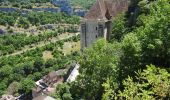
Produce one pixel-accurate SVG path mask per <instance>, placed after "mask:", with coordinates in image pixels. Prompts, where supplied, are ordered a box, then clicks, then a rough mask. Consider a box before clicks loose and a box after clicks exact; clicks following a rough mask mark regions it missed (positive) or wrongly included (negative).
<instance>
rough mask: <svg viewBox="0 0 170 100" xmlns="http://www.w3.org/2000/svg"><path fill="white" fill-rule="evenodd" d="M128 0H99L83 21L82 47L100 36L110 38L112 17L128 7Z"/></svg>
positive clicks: (87, 45)
mask: <svg viewBox="0 0 170 100" xmlns="http://www.w3.org/2000/svg"><path fill="white" fill-rule="evenodd" d="M128 5H129V1H128V0H97V1H96V3H95V4H94V5H93V6H92V7H91V9H90V10H89V11H88V12H87V14H86V15H85V16H84V18H83V19H82V21H81V35H80V38H81V49H82V50H83V48H85V47H89V46H90V45H91V44H92V43H94V42H95V41H96V40H97V39H98V38H100V37H104V38H105V39H106V40H109V38H110V33H111V30H112V18H113V17H115V16H117V15H118V14H120V13H121V12H123V11H126V10H127V9H128Z"/></svg>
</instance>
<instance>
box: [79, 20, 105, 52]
mask: <svg viewBox="0 0 170 100" xmlns="http://www.w3.org/2000/svg"><path fill="white" fill-rule="evenodd" d="M104 30H107V28H105V21H97V20H84V21H82V22H81V35H80V39H81V49H84V48H85V47H90V46H91V45H92V44H93V43H94V42H96V40H97V39H98V38H99V37H104Z"/></svg>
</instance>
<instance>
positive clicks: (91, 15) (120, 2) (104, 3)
mask: <svg viewBox="0 0 170 100" xmlns="http://www.w3.org/2000/svg"><path fill="white" fill-rule="evenodd" d="M128 5H129V2H128V0H97V1H96V3H95V4H94V5H93V6H92V7H91V9H90V11H89V12H88V13H87V14H86V15H85V17H84V19H110V18H112V17H114V16H116V15H117V14H119V13H120V12H122V11H125V10H127V9H128Z"/></svg>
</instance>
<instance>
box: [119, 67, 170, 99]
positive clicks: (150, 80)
mask: <svg viewBox="0 0 170 100" xmlns="http://www.w3.org/2000/svg"><path fill="white" fill-rule="evenodd" d="M134 80H136V81H134ZM123 85H124V86H125V87H124V90H123V91H120V92H119V98H121V99H123V100H124V99H126V100H134V99H135V100H141V99H142V100H148V99H152V100H155V99H161V100H162V99H167V100H168V99H170V74H169V73H168V72H167V71H166V70H165V69H160V68H156V67H155V66H154V65H150V66H147V69H146V70H144V71H143V72H139V73H138V76H137V79H133V78H131V77H129V78H127V79H126V80H124V81H123Z"/></svg>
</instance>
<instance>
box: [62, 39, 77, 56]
mask: <svg viewBox="0 0 170 100" xmlns="http://www.w3.org/2000/svg"><path fill="white" fill-rule="evenodd" d="M79 50H80V41H78V42H65V43H64V46H63V50H62V52H63V53H64V54H65V55H66V54H70V53H71V52H73V51H79Z"/></svg>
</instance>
